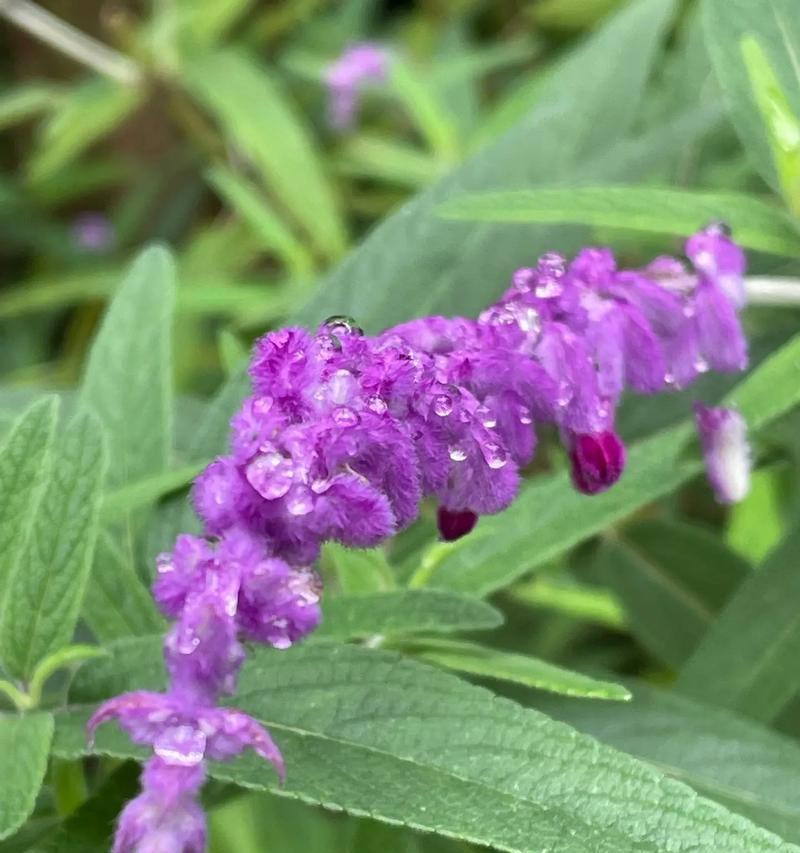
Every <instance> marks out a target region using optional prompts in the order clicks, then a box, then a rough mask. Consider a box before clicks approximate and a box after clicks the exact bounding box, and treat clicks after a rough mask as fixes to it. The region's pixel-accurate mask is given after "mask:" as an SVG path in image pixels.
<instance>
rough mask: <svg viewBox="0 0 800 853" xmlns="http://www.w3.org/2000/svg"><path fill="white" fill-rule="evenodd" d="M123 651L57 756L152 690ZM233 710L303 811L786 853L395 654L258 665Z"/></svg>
mask: <svg viewBox="0 0 800 853" xmlns="http://www.w3.org/2000/svg"><path fill="white" fill-rule="evenodd" d="M120 652H121V653H122V654H120V655H118V656H114V657H113V658H111V659H108V660H105V659H104V660H102V661H97V662H90V663H89V664H87V665H86V666H84V667H83V668H82V669H81V670H79V672H78V674H77V675H76V678H75V680H74V682H73V687H72V692H71V697H70V701H71V711H69V712H66V713H63V714H59V715H58V722H57V734H56V739H55V740H56V742H55V746H54V752H55V754H56V755H61V756H66V757H69V756H75V755H77V754H83V753H85V752H86V750H87V747H86V741H85V737H84V730H83V726H84V724H85V719H86V713H87V712H88V711H90V710H91V707H90V708H89V709H86V710H85V711H84V710H81V709H79V707H78V706H77V704H76V703H81V702H92V703H94V702H96V701H99V700H101V699H103V698H105V697H106V696H108V695H114V694H116V693H118V692H119V691H120V689H125V687H126V686H129V685H135V686H136V687H137V688H155V689H158V687H159V686H160V684H161V683H163V682H162V680H163V669H162V670H161V672H162V674H161V676H160V677H157V675H158V674H157V671H156V670H155V669H154V668H153V663H154V660H158V657H157V654H158V652H157V646H156V645H155V643H151V642H148V643H146V644H138V643H129V644H125V646H123V647H121V648H120ZM151 656H152V657H151ZM148 658H149V659H148ZM236 703H237V707H240V708H242V709H243V710H245V711H246V712H247V713H250V714H252V715H253V716H254V717H255V718H256V719H258V720H260V721H261V722H262V723H263V724H264V725H265V726H266V727H267V728H268V729H269V730H270V732H271V733H272V735H273V737H274V738H275V740H276V742H277V743H278V745H279V746H280V748H281V751H282V752H283V755H284V758H285V760H286V764H287V767H289V768H291V772H290V775H289V777H288V780H287V782H286V785H285V786H284V787H283V788H282V789H281V793H282V794H284V795H287V796H291V797H299V798H302V799H304V800H305V801H306V802H316V803H325V804H326V805H327V806H328V807H329V808H342V809H345V810H347V811H351V812H354V813H356V814H369V815H370V816H371V817H373V818H376V819H379V820H383V821H387V822H391V823H402V824H405V825H410V826H413V827H416V828H419V829H423V830H429V831H433V832H437V833H440V834H443V835H449V836H451V837H454V838H460V839H464V840H469V841H472V842H475V843H478V844H483V845H489V846H494V847H497V848H499V849H502V850H507V851H511V853H540V851H541V850H542V849H543V848H544V849H548V848H554V849H558V850H559V853H587V851H593V853H641V851H644V850H648V853H667V851H669V853H689V851H691V853H717V851H720V850H724V851H726V853H752V851H754V850H758V851H759V853H773V851H774V853H778V851H780V853H790V851H792V850H794V849H795V848H794V847H793V846H792V845H789V844H786V843H784V842H782V841H781V840H780V839H779V838H777V837H776V836H774V835H772V834H770V833H768V832H766V831H765V830H762V829H760V828H758V827H756V826H754V825H753V824H751V823H749V822H748V821H746V820H744V819H742V818H740V817H739V816H734V815H732V814H731V813H730V812H728V811H727V810H725V809H724V808H722V807H721V806H719V805H717V804H715V803H712V802H710V801H708V800H705V799H703V798H700V797H697V796H696V794H695V793H694V792H693V791H691V789H689V788H688V787H687V786H685V785H682V784H680V783H678V782H675V781H674V780H670V779H665V778H664V777H663V776H662V775H661V774H660V773H658V772H657V771H656V770H654V769H652V768H650V767H648V766H647V765H645V764H643V763H640V762H638V761H636V760H634V759H632V758H630V757H629V756H626V755H624V754H622V753H619V752H616V751H615V750H612V749H610V748H608V747H605V746H602V745H600V744H598V743H597V742H596V741H594V740H591V739H589V738H586V737H584V736H581V735H579V734H577V733H576V732H575V731H574V730H573V729H571V728H569V727H567V726H564V725H562V724H559V723H554V722H552V721H551V720H549V719H548V718H547V717H544V716H542V715H540V714H538V713H536V712H534V711H530V710H527V709H524V708H521V707H520V706H519V705H517V704H515V703H513V702H510V701H508V700H506V699H502V698H500V697H497V696H494V695H492V694H491V693H489V692H488V691H486V690H483V689H481V688H478V687H473V686H471V685H469V684H465V683H463V682H461V681H459V680H458V679H457V678H454V677H453V676H451V675H448V674H446V673H443V672H441V671H439V670H436V669H432V668H430V667H427V666H424V665H422V664H420V663H418V662H416V661H412V660H409V659H402V658H401V657H399V656H398V655H396V654H387V653H385V652H381V651H376V650H368V649H364V648H358V647H355V646H347V645H329V644H317V645H308V646H305V647H301V648H296V649H288V650H285V651H280V652H274V651H271V650H259V651H257V652H256V653H255V654H254V655H253V656H252V657H251V659H250V661H249V662H248V664H247V665H246V666H245V667H244V669H243V670H242V674H241V677H240V683H239V691H238V695H237V698H236ZM95 749H96V750H97V751H98V752H99V753H101V754H111V755H131V754H132V752H133V751H134V750H133V748H132V747H131V745H130V742H129V741H128V739H127V738H126V737H125V736H124V735H122V734H121V733H120V732H119V731H118V730H117V729H116V727H113V726H108V727H104V728H103V729H102V730H101V731H100V732H98V737H97V746H96V747H95ZM210 770H211V774H212V775H213V776H216V777H217V778H219V779H224V780H232V781H235V782H237V783H238V784H241V785H245V786H249V787H252V788H257V789H275V787H276V784H277V782H276V779H275V774H274V771H273V770H272V768H271V767H270V766H268V765H267V763H266V762H264V761H263V760H260V759H256V758H255V757H246V758H244V759H243V760H239V761H237V762H236V763H232V764H222V765H214V766H212V767H211V768H210ZM609 791H612V792H615V793H616V796H614V797H610V796H609Z"/></svg>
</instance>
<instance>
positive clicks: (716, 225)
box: [704, 219, 733, 237]
mask: <svg viewBox="0 0 800 853" xmlns="http://www.w3.org/2000/svg"><path fill="white" fill-rule="evenodd" d="M704 230H705V231H706V233H708V234H714V233H716V234H724V235H725V236H726V237H730V236H731V234H732V233H733V232H732V231H731V226H730V225H728V223H727V222H725V221H723V220H722V219H715V220H713V221H712V222H709V223H708V225H707V226H706V227H705V229H704Z"/></svg>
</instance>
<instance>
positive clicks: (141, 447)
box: [81, 248, 175, 487]
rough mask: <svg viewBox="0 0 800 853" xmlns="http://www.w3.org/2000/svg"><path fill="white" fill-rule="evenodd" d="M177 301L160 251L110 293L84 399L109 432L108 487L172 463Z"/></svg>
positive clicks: (168, 262) (145, 256)
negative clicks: (175, 309) (173, 319)
mask: <svg viewBox="0 0 800 853" xmlns="http://www.w3.org/2000/svg"><path fill="white" fill-rule="evenodd" d="M174 302H175V269H174V263H173V261H172V258H171V257H170V255H169V253H168V252H166V251H165V250H164V249H161V248H152V249H147V250H145V251H144V252H143V253H142V254H141V255H139V257H138V258H137V260H136V261H135V263H134V264H133V266H132V267H131V268H130V271H129V272H128V274H127V276H126V277H125V279H124V280H123V282H122V284H121V285H120V288H119V290H118V291H117V293H116V294H115V295H114V299H113V301H112V302H111V304H110V305H109V306H108V308H107V310H106V313H105V316H104V318H103V322H102V325H101V327H100V331H99V332H98V334H97V337H96V338H95V341H94V343H93V344H92V348H91V352H90V353H89V361H88V364H87V367H86V373H85V375H84V377H83V385H82V389H81V402H82V403H83V405H85V406H86V407H88V408H90V409H92V410H93V411H94V412H96V413H97V415H98V416H99V417H100V420H101V421H102V423H103V425H104V426H105V428H106V430H107V432H108V436H109V439H110V458H111V460H112V464H111V468H110V470H109V484H110V485H111V486H116V487H120V486H122V485H124V484H126V483H132V482H135V481H137V480H140V479H143V478H144V477H147V476H149V475H152V474H160V473H162V472H163V471H165V470H167V468H168V466H169V459H170V453H171V450H172V444H173V438H172V431H173V424H172V419H173V406H174V401H173V389H172V375H171V371H172V351H171V343H170V341H171V333H172V312H173V307H174Z"/></svg>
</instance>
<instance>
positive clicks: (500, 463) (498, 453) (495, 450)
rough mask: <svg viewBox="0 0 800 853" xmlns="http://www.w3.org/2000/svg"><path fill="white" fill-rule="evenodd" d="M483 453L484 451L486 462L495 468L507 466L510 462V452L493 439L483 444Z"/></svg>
mask: <svg viewBox="0 0 800 853" xmlns="http://www.w3.org/2000/svg"><path fill="white" fill-rule="evenodd" d="M481 453H483V458H484V459H485V460H486V464H487V465H488V466H489V467H490V468H493V469H494V470H497V469H498V468H503V467H505V465H506V463H507V462H508V453H506V450H505V448H503V447H501V446H500V445H499V444H495V443H494V442H493V441H488V442H486V443H485V444H481Z"/></svg>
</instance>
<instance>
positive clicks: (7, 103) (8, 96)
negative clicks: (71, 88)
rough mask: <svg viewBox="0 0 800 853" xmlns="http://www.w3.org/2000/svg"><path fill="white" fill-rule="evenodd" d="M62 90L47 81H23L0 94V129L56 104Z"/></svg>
mask: <svg viewBox="0 0 800 853" xmlns="http://www.w3.org/2000/svg"><path fill="white" fill-rule="evenodd" d="M61 95H62V90H61V89H58V88H56V87H55V86H49V85H47V84H46V83H23V84H22V85H19V86H14V88H13V89H9V90H8V91H6V92H4V93H3V94H2V95H0V129H3V128H6V127H10V126H11V125H14V124H18V123H19V122H21V121H25V120H26V119H29V118H31V117H32V116H35V115H37V114H38V113H41V112H44V111H45V110H47V109H50V108H51V107H53V106H55V105H56V104H57V103H58V101H59V99H60V97H61Z"/></svg>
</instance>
